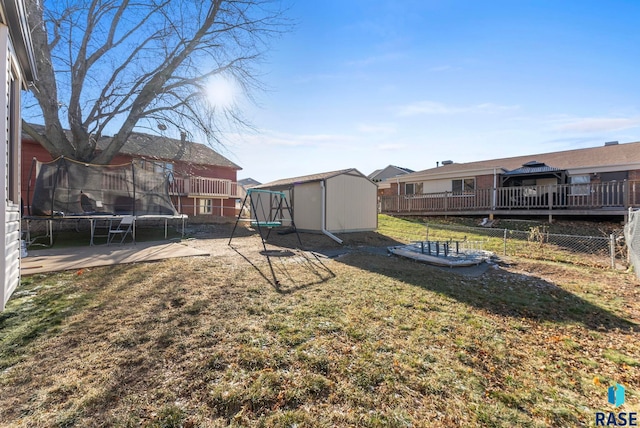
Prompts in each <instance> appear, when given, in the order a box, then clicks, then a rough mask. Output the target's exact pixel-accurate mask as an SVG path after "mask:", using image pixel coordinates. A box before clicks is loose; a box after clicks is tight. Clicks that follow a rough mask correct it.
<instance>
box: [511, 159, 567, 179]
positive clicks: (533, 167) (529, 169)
mask: <svg viewBox="0 0 640 428" xmlns="http://www.w3.org/2000/svg"><path fill="white" fill-rule="evenodd" d="M557 171H562V170H561V169H560V168H554V167H552V166H548V165H547V164H545V163H540V162H536V161H531V162H527V163H525V164H524V165H522V166H521V167H520V168H516V169H512V170H511V171H507V172H505V173H503V174H502V175H509V176H511V175H527V174H544V173H548V172H557Z"/></svg>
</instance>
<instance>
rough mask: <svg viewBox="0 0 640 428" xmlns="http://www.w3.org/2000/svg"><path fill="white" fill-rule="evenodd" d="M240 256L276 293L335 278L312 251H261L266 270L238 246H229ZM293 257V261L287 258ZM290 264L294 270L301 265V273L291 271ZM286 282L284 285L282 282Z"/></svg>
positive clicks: (290, 291)
mask: <svg viewBox="0 0 640 428" xmlns="http://www.w3.org/2000/svg"><path fill="white" fill-rule="evenodd" d="M230 247H231V249H233V251H235V252H236V253H237V254H238V255H239V256H240V257H242V258H243V259H244V260H245V261H246V262H247V263H248V264H249V265H251V267H253V268H254V269H255V270H256V271H257V272H258V273H259V274H260V276H261V277H262V278H264V280H265V281H267V282H268V283H269V284H270V285H271V286H273V288H274V289H275V290H276V291H277V292H278V293H283V294H289V293H293V292H295V291H298V290H301V289H303V288H306V287H309V286H312V285H316V284H321V283H323V282H326V281H328V280H330V279H331V278H335V276H336V275H335V274H334V273H333V272H332V271H331V269H329V267H327V265H326V264H324V263H323V262H322V260H321V259H320V257H318V255H317V254H316V253H314V252H307V251H301V250H284V251H283V250H267V251H261V252H260V254H261V255H262V256H264V259H265V260H266V262H267V266H268V270H267V269H264V268H261V267H260V266H258V264H256V263H255V262H254V261H252V260H251V259H250V258H249V257H248V256H247V255H245V254H243V253H242V252H241V251H240V250H239V249H238V248H236V247H234V246H232V245H231V246H230ZM293 257H295V258H296V259H295V260H294V261H292V260H287V259H291V258H293ZM290 265H292V266H293V265H295V266H296V268H297V269H296V271H298V270H299V268H300V267H303V268H304V269H303V272H304V274H303V275H300V273H299V272H296V274H293V273H292V270H291V269H289V266H290ZM283 282H286V285H285V284H283Z"/></svg>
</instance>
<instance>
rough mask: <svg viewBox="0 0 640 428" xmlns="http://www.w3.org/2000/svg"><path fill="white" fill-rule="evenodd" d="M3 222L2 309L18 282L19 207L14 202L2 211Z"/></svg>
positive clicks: (0, 302)
mask: <svg viewBox="0 0 640 428" xmlns="http://www.w3.org/2000/svg"><path fill="white" fill-rule="evenodd" d="M2 216H3V222H4V224H5V226H4V228H3V230H2V234H3V238H4V239H3V241H4V243H5V245H4V255H3V256H4V257H3V260H4V270H3V271H2V275H3V284H4V287H3V289H2V300H1V301H0V304H1V307H0V309H2V310H4V307H5V305H6V304H7V301H8V300H9V297H11V294H12V293H13V292H14V291H15V289H16V288H17V287H18V284H19V283H20V209H19V206H17V205H15V204H7V205H6V206H5V209H4V211H3V213H2Z"/></svg>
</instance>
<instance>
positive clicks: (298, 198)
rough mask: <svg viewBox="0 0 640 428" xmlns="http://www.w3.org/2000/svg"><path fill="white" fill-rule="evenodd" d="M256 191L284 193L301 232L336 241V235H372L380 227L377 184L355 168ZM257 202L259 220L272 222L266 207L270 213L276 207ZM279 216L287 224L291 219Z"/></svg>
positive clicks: (283, 212) (290, 180)
mask: <svg viewBox="0 0 640 428" xmlns="http://www.w3.org/2000/svg"><path fill="white" fill-rule="evenodd" d="M254 188H255V189H263V190H272V191H280V192H284V194H285V195H286V198H287V201H288V202H289V204H290V206H291V209H292V211H293V220H294V222H295V225H296V227H297V228H298V230H301V231H307V232H321V233H325V234H327V235H329V236H330V237H332V238H333V239H336V238H335V237H334V236H333V235H332V234H333V233H345V232H358V231H372V230H375V229H376V228H377V227H378V216H377V209H376V191H377V187H376V184H375V183H374V182H372V181H371V180H369V179H368V178H367V177H366V176H365V175H363V174H362V173H361V172H359V171H358V170H357V169H354V168H351V169H345V170H340V171H331V172H325V173H320V174H313V175H306V176H303V177H294V178H286V179H282V180H277V181H273V182H271V183H266V184H261V185H259V186H256V187H254ZM266 199H269V198H266ZM254 202H255V205H256V211H257V212H256V213H255V214H254V215H256V216H257V219H258V220H260V221H263V220H272V218H268V217H269V216H271V214H269V212H268V211H265V210H263V209H262V207H264V206H266V207H267V210H269V209H270V207H272V206H273V203H272V202H271V201H269V200H265V199H262V198H260V199H259V200H258V201H254ZM265 212H266V213H267V214H266V215H265V214H263V213H265ZM276 215H277V216H278V217H279V218H282V219H285V222H286V219H288V218H289V215H288V213H287V212H286V210H281V212H278V213H276Z"/></svg>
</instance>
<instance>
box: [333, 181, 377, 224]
mask: <svg viewBox="0 0 640 428" xmlns="http://www.w3.org/2000/svg"><path fill="white" fill-rule="evenodd" d="M326 187H327V200H326V229H327V230H328V231H330V232H335V233H341V232H356V231H366V230H375V229H376V228H377V226H378V214H377V207H376V205H377V190H378V188H377V186H376V185H375V183H372V182H371V181H369V180H368V179H367V178H366V177H363V176H359V175H355V174H353V175H352V174H341V175H338V176H335V177H332V178H329V179H328V180H327V184H326Z"/></svg>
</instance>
